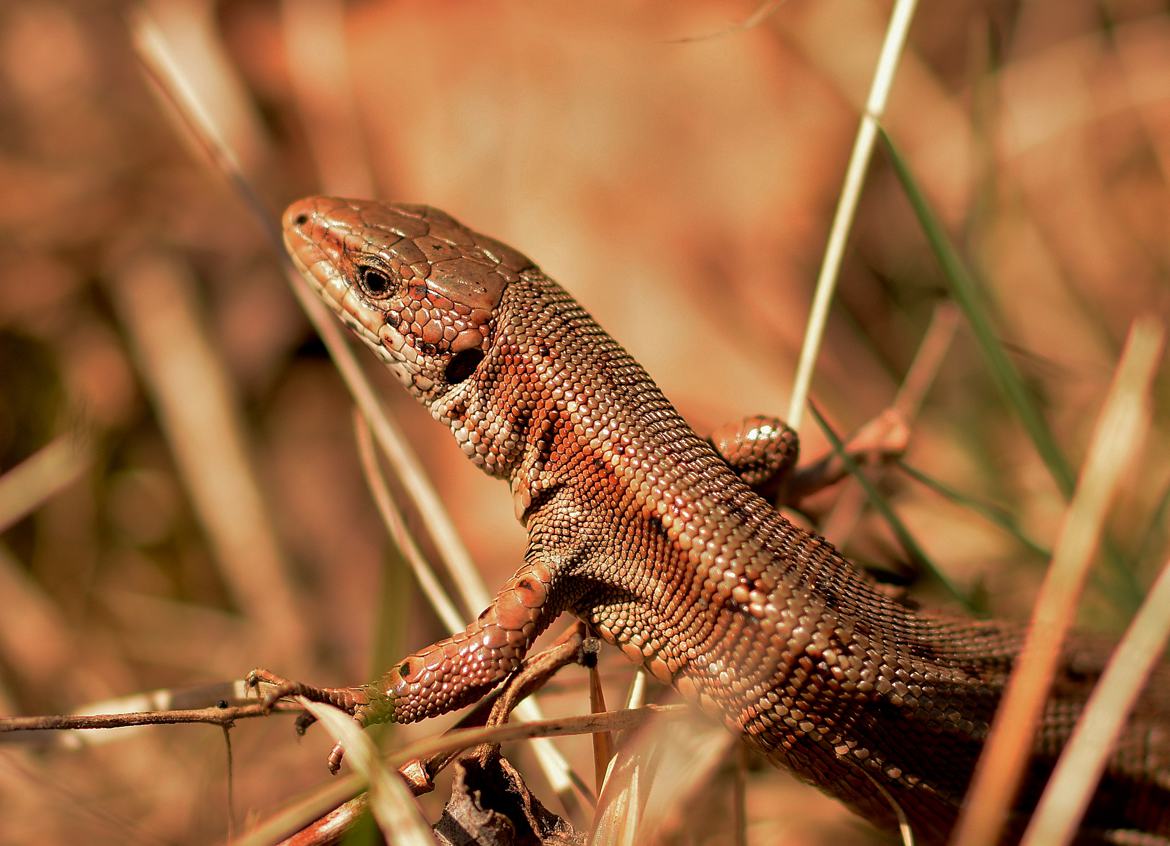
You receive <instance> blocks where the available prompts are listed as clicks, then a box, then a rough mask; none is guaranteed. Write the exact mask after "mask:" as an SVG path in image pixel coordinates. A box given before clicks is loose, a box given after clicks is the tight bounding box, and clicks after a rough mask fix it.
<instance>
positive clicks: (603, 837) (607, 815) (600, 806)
mask: <svg viewBox="0 0 1170 846" xmlns="http://www.w3.org/2000/svg"><path fill="white" fill-rule="evenodd" d="M680 718H681V719H682V720H683V723H682V725H681V726H680V725H678V724H677V723H666V722H661V723H651V724H650V725H649V726H648V727H647V729H646V730H644V731H641V732H639V733H638V735H637V737H635V738H634V739H633V742H631V743H627V744H626V745H625V746H624V747H623V748H622V749H621V751H619V752H618V754H617V757H616V758H614V759H613V763H612V764H611V765H610V768H609V774H608V776H607V777H606V780H605V784H604V786H603V787H602V790H601V793H600V795H599V796H598V798H597V816H596V818H595V820H594V825H593V831H592V832H591V834H590V838H589V842H590V843H592V844H597V845H598V846H601V844H606V846H608V844H629V846H633V844H638V843H650V842H653V841H654V838H655V835H656V833H658V832H659V831H660V830H661V829H662V827H663V826H664V825H665V824H666V823H667V821H668V819H669V817H670V816H671V814H672V813H673V812H674V811H675V809H677V808H680V807H682V806H683V803H684V802H685V801H686V800H687V799H688V798H690V797H693V796H694V795H695V793H696V792H697V791H698V790H700V789H702V788H703V787H704V786H705V785H707V784H709V777H710V775H711V772H712V771H713V770H714V769H715V767H717V766H718V765H719V763H720V761H722V760H723V758H724V757H725V755H726V754H727V751H728V748H729V747H730V746H731V745H732V744H734V743H736V742H737V740H736V738H735V737H734V736H733V735H731V734H729V733H728V732H727V731H726V730H725V729H723V728H722V727H721V726H719V725H717V724H715V723H713V722H711V721H709V720H705V719H703V717H702V715H701V714H699V713H698V712H696V711H694V710H692V709H687V710H685V711H683V712H682V714H681V715H680ZM707 799H708V800H709V799H710V797H707Z"/></svg>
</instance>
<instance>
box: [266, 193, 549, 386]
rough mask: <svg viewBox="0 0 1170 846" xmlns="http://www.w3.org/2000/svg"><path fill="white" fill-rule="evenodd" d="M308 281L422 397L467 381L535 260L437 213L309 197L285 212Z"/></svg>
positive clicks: (287, 234) (290, 243)
mask: <svg viewBox="0 0 1170 846" xmlns="http://www.w3.org/2000/svg"><path fill="white" fill-rule="evenodd" d="M283 227H284V242H285V245H286V246H287V247H288V251H289V253H290V254H291V255H292V257H293V261H294V262H295V263H296V264H297V266H298V267H299V268H300V270H301V272H302V274H303V275H304V276H305V278H306V279H308V280H309V281H310V282H311V283H312V284H313V285H315V286H316V287H317V289H318V293H319V294H320V295H321V297H322V298H323V299H324V300H325V301H326V302H327V303H328V304H329V305H331V306H332V307H333V308H334V310H335V311H336V312H337V314H338V315H339V316H340V317H341V319H342V320H343V321H344V322H345V323H346V324H347V325H348V326H349V327H350V328H351V329H353V330H354V332H355V333H356V334H357V335H358V336H359V337H360V338H361V339H362V340H364V341H365V342H366V343H367V344H368V345H369V346H370V347H371V348H372V349H373V350H374V352H376V353H377V354H378V356H379V357H380V358H381V359H382V360H383V361H385V362H386V364H387V365H388V366H389V367H390V369H391V371H393V372H394V374H395V375H396V376H397V377H398V379H399V380H401V381H402V383H403V384H404V385H405V386H406V387H407V388H408V389H410V390H411V391H412V392H413V393H414V394H415V395H416V396H417V397H418V398H419V399H420V400H422V401H424V402H429V401H431V400H433V399H435V398H437V397H439V396H442V395H443V394H444V393H446V392H447V391H448V390H449V389H451V388H452V387H453V386H455V385H458V384H460V383H461V382H463V381H464V380H465V379H466V378H467V377H468V376H469V375H470V374H471V373H472V372H473V371H474V370H475V367H476V365H477V364H479V362H480V360H481V359H482V358H483V356H484V353H485V351H486V350H487V348H488V346H489V345H490V343H491V333H492V322H493V321H492V318H493V314H494V312H495V309H496V306H497V305H499V302H500V298H501V297H502V296H503V293H504V289H505V288H506V287H507V286H508V285H509V284H510V283H512V282H515V281H516V280H517V279H519V274H520V273H521V272H522V271H524V270H526V269H528V268H531V267H533V263H532V262H531V261H530V260H528V259H527V258H525V257H524V256H523V255H521V254H520V253H518V252H516V251H515V250H513V249H512V248H510V247H507V246H505V245H504V244H501V243H499V242H498V241H495V240H493V239H491V238H488V237H486V236H484V235H480V234H479V233H477V232H472V231H471V230H470V229H468V228H467V227H465V226H463V225H462V224H460V223H458V222H457V221H455V220H453V219H452V218H451V217H450V216H448V215H446V214H444V213H443V212H441V211H439V210H438V209H433V208H430V207H429V206H416V205H405V204H390V203H379V202H371V201H367V200H347V199H341V198H338V197H308V198H306V199H303V200H298V201H297V202H295V203H293V204H292V205H291V206H289V207H288V209H287V210H286V211H285V213H284V218H283Z"/></svg>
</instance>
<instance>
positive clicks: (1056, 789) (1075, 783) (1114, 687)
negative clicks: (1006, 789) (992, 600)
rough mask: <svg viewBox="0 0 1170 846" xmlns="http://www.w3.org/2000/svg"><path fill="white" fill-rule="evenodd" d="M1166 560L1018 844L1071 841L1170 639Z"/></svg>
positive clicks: (1168, 565)
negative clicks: (1111, 754)
mask: <svg viewBox="0 0 1170 846" xmlns="http://www.w3.org/2000/svg"><path fill="white" fill-rule="evenodd" d="M1167 608H1170V560H1168V561H1167V562H1166V563H1165V564H1164V565H1163V567H1162V571H1161V572H1160V573H1159V574H1158V578H1157V579H1156V580H1155V581H1154V584H1153V585H1152V586H1151V588H1150V592H1149V595H1148V596H1147V597H1146V599H1145V601H1144V602H1143V603H1142V606H1141V608H1139V609H1138V612H1137V614H1136V615H1135V616H1134V618H1133V622H1132V623H1131V624H1130V626H1129V628H1128V629H1127V630H1126V632H1125V635H1124V636H1123V637H1122V639H1121V642H1120V643H1118V644H1117V649H1116V650H1115V651H1114V653H1113V656H1112V657H1111V658H1110V659H1109V664H1108V665H1106V667H1105V672H1103V673H1102V674H1101V679H1100V681H1098V682H1097V686H1096V687H1095V688H1094V689H1093V693H1092V695H1090V697H1089V701H1088V702H1087V703H1085V711H1084V713H1083V714H1082V715H1081V719H1080V721H1079V722H1078V723H1077V727H1076V729H1074V730H1073V734H1072V737H1071V738H1069V741H1068V745H1067V746H1066V747H1065V749H1064V753H1063V754H1062V755H1061V757H1060V760H1059V761H1058V762H1057V765H1056V769H1054V770H1053V772H1052V777H1051V778H1050V779H1049V781H1048V786H1047V787H1046V788H1045V790H1044V795H1043V796H1042V797H1041V799H1040V803H1039V805H1037V806H1036V813H1035V814H1034V815H1033V817H1032V820H1031V822H1029V824H1028V828H1027V830H1026V831H1025V832H1024V837H1023V839H1022V840H1021V841H1020V842H1021V846H1046V844H1052V846H1057V844H1065V843H1071V842H1072V840H1073V838H1074V837H1075V836H1076V829H1077V825H1078V823H1079V822H1080V820H1081V818H1082V817H1083V816H1084V813H1085V809H1086V808H1087V807H1088V805H1089V800H1090V799H1091V798H1092V796H1093V790H1094V788H1095V787H1096V786H1097V781H1098V780H1099V779H1100V778H1101V772H1102V770H1104V768H1105V763H1106V759H1107V758H1108V755H1109V751H1110V749H1112V747H1113V744H1114V742H1115V741H1116V740H1117V737H1118V735H1119V734H1120V733H1121V730H1122V728H1123V727H1124V725H1125V718H1126V715H1127V714H1129V712H1130V710H1132V708H1133V704H1134V702H1135V701H1136V700H1137V698H1138V696H1139V695H1140V694H1141V692H1142V687H1143V686H1144V685H1145V683H1146V680H1147V679H1148V678H1149V675H1150V671H1151V670H1152V669H1153V668H1154V665H1155V664H1156V663H1157V661H1158V659H1159V656H1161V655H1163V654H1164V653H1165V651H1166V643H1167V641H1168V640H1170V614H1167V613H1166V609H1167Z"/></svg>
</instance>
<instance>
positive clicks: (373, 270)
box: [358, 267, 394, 300]
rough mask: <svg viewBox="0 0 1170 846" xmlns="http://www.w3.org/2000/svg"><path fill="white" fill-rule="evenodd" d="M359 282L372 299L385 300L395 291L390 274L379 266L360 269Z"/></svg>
mask: <svg viewBox="0 0 1170 846" xmlns="http://www.w3.org/2000/svg"><path fill="white" fill-rule="evenodd" d="M358 283H359V284H360V285H361V286H362V290H363V291H364V292H365V294H366V296H367V297H369V298H370V299H374V300H384V299H386V297H388V296H390V295H391V294H392V293H394V283H393V281H391V279H390V275H389V274H388V273H386V271H384V270H382V269H381V268H379V267H363V268H361V270H359V271H358Z"/></svg>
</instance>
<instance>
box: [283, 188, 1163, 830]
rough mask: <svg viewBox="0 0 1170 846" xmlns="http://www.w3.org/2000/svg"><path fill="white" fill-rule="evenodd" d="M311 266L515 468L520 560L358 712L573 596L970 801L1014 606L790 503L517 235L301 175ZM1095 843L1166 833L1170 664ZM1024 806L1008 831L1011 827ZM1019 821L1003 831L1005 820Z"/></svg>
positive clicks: (665, 656) (460, 673) (697, 667)
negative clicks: (825, 531)
mask: <svg viewBox="0 0 1170 846" xmlns="http://www.w3.org/2000/svg"><path fill="white" fill-rule="evenodd" d="M284 228H285V242H286V245H287V247H288V249H289V252H290V254H291V255H292V256H293V258H294V261H295V262H296V264H297V265H298V266H299V268H300V269H301V271H302V272H303V274H304V275H305V277H306V278H307V279H308V280H309V281H310V282H311V283H312V284H313V286H314V287H315V288H316V289H317V291H318V293H320V295H321V296H322V298H323V299H324V300H325V301H326V302H327V303H328V304H329V305H330V306H331V307H332V308H333V309H334V310H335V311H336V313H337V314H338V315H339V317H340V318H341V319H342V320H343V321H344V322H345V323H346V324H347V325H349V326H350V328H351V329H353V330H354V332H355V334H357V335H358V336H359V337H360V338H361V339H362V340H363V341H365V342H366V344H367V345H369V346H370V347H371V348H372V349H373V350H374V352H375V353H376V354H377V355H378V356H379V357H380V358H381V359H382V360H383V361H384V362H385V363H386V364H387V366H388V367H389V368H390V370H391V371H393V372H394V374H395V375H396V377H397V378H398V379H399V381H401V382H402V383H403V385H404V386H405V387H406V388H407V389H408V390H409V391H410V392H411V393H412V394H413V395H414V396H415V397H416V398H417V399H418V400H419V401H420V402H422V403H423V404H424V405H425V406H426V407H427V408H428V409H429V410H430V412H431V414H432V415H433V416H434V417H435V419H436V420H438V421H439V422H441V423H443V424H445V425H446V426H448V427H449V428H450V430H451V431H452V433H453V434H454V436H455V439H456V441H457V442H458V443H459V445H460V447H461V448H462V450H463V451H464V453H465V454H466V455H467V456H468V457H469V458H470V459H471V460H472V461H473V462H475V463H476V464H477V465H478V466H479V467H481V468H482V469H483V470H485V471H486V472H488V473H489V474H491V475H493V476H496V477H499V478H502V479H505V480H507V481H508V482H509V484H510V486H511V491H512V496H513V500H514V503H515V507H516V514H517V517H518V518H519V519H520V521H521V522H522V523H523V524H524V525H525V527H526V528H527V531H528V535H529V544H528V548H527V552H526V554H525V562H524V565H523V566H522V567H521V568H520V569H519V570H518V571H517V573H516V574H515V575H514V576H513V577H512V578H511V579H509V580H508V582H507V583H506V584H505V585H504V587H503V588H502V589H501V591H500V592H499V593H498V594H497V596H496V598H495V600H494V602H493V604H492V605H491V606H490V607H489V608H488V609H486V610H485V611H484V612H483V613H482V614H481V615H480V616H479V618H478V619H477V620H476V621H475V622H473V623H472V624H471V625H470V626H469V627H468V628H467V630H466V631H465V632H462V633H460V634H457V635H455V636H453V637H451V638H448V639H446V640H444V641H441V642H439V643H437V644H434V645H432V646H430V647H428V648H426V649H423V650H421V651H419V652H417V653H415V654H414V655H411V656H409V657H408V658H406V659H405V660H404V661H402V662H401V663H400V664H399V665H398V666H397V667H395V668H394V669H393V670H391V671H390V672H388V673H387V674H386V675H385V676H384V677H383V678H382V679H380V680H379V681H377V682H375V683H373V684H371V685H369V686H368V687H367V688H366V691H365V693H366V698H367V699H368V702H367V703H366V704H362V705H359V706H358V707H356V708H355V716H356V717H357V718H358V719H359V721H361V722H362V723H363V724H364V723H373V722H381V721H390V720H393V721H398V722H410V721H414V720H418V719H423V718H425V717H429V716H434V715H436V714H440V713H443V712H446V711H450V710H452V709H454V708H458V707H460V706H463V705H466V704H469V703H470V702H473V701H475V700H477V699H479V698H480V697H482V696H483V695H484V694H486V693H487V692H488V691H489V690H491V688H493V687H494V686H495V685H496V684H497V683H499V682H500V681H501V680H502V679H503V678H505V677H506V676H507V675H508V674H509V673H511V672H512V671H513V670H515V669H516V667H517V666H518V665H519V663H520V661H521V659H522V658H523V656H524V654H525V652H526V650H527V649H528V648H529V647H530V646H531V644H532V642H533V640H534V639H535V638H536V637H537V635H538V634H539V633H540V632H541V631H542V630H543V629H544V628H546V627H547V626H548V625H549V624H550V623H551V622H552V621H553V620H554V619H555V618H556V617H557V616H558V615H559V614H561V613H563V612H570V613H572V614H574V615H576V616H578V617H580V618H581V619H583V620H585V621H587V622H588V623H589V624H590V625H592V626H593V628H594V629H595V630H596V631H597V632H598V634H600V635H601V636H602V637H603V638H604V639H605V640H607V641H609V642H610V643H612V644H614V645H616V646H617V647H619V648H620V649H621V650H622V651H623V652H624V653H625V654H626V655H627V656H628V657H629V658H631V659H632V660H634V661H636V662H639V663H642V664H644V665H645V666H646V667H647V668H648V669H649V670H650V672H651V673H653V674H654V675H655V676H656V677H657V678H659V679H661V680H662V681H664V682H667V683H669V684H672V685H674V686H675V687H676V688H677V689H678V690H679V691H680V692H681V693H682V694H683V695H684V697H686V698H687V699H689V700H691V701H693V702H696V703H698V704H699V705H700V706H701V707H703V708H704V709H705V710H708V711H710V712H712V713H714V714H717V715H718V716H719V717H720V718H721V719H722V720H723V721H724V722H725V723H726V724H727V725H728V726H729V727H731V728H732V729H734V730H735V731H737V732H741V733H742V734H743V735H744V736H745V737H746V739H747V740H748V742H750V743H751V744H752V745H754V746H755V747H756V748H758V749H759V750H761V751H762V752H763V753H764V754H765V755H766V756H767V757H768V758H769V760H771V761H772V762H773V763H776V764H777V765H780V766H784V767H787V768H788V769H790V770H792V771H793V772H795V773H796V774H797V775H798V776H800V777H802V778H803V779H805V780H807V781H810V782H812V783H813V784H815V785H817V786H818V787H820V788H821V789H823V790H825V791H827V792H828V793H830V794H832V795H833V796H835V797H837V798H839V799H841V800H842V801H843V802H845V803H846V804H847V805H848V806H849V807H851V808H852V809H853V810H854V811H856V812H858V813H860V814H861V815H863V816H864V817H865V818H867V819H868V820H870V821H871V822H873V823H874V824H876V825H878V826H881V827H885V828H891V827H894V826H896V824H897V820H896V817H895V814H894V812H893V810H892V809H891V806H890V804H889V799H887V798H886V797H884V796H883V795H882V791H881V790H879V789H878V785H880V787H881V788H883V789H884V790H885V792H886V793H888V795H889V797H891V798H892V799H893V800H894V801H896V802H897V803H898V805H899V806H900V807H901V808H902V809H903V810H904V812H905V813H906V815H907V817H908V819H909V821H910V823H911V826H912V828H913V830H914V832H915V835H916V836H917V838H918V839H919V840H920V842H925V843H932V842H941V841H942V840H944V839H945V837H946V835H947V833H948V832H949V830H950V828H951V827H952V826H953V824H954V821H955V816H956V813H957V810H958V807H959V805H960V803H961V801H962V798H963V795H964V792H965V790H966V787H967V783H968V781H969V779H970V776H971V772H972V770H973V767H974V765H975V762H976V760H977V758H978V755H979V753H980V751H981V748H982V743H983V739H984V737H985V735H986V732H987V730H988V726H989V724H990V721H991V719H992V716H993V714H994V712H995V709H996V706H997V705H998V702H999V699H1000V696H1001V694H1002V691H1003V688H1004V684H1005V682H1006V679H1007V676H1008V674H1009V673H1010V671H1011V668H1012V664H1013V658H1014V656H1015V655H1016V654H1017V652H1018V651H1019V649H1020V646H1021V642H1022V631H1021V629H1020V628H1019V627H1018V626H1016V625H1013V624H1008V623H1001V622H987V621H973V620H968V619H962V618H958V617H949V616H946V615H942V614H935V613H930V612H922V611H917V610H912V609H911V608H909V607H907V606H906V605H904V604H902V603H901V602H899V601H897V600H896V599H894V598H892V597H890V596H888V595H886V594H885V593H883V592H882V591H880V590H879V589H878V588H877V587H876V586H875V584H874V583H873V582H872V580H871V579H870V578H869V577H868V576H866V575H865V574H864V573H862V572H861V571H860V570H859V569H857V568H856V567H854V566H853V565H852V564H850V563H849V562H848V561H846V560H845V559H844V558H843V557H842V556H841V555H840V554H839V553H838V552H837V550H836V549H835V548H834V547H833V546H832V545H831V544H830V543H829V542H828V541H826V540H825V539H823V538H821V537H819V536H817V535H815V534H811V533H809V532H806V531H804V530H802V529H800V528H797V527H796V526H794V525H793V524H791V523H790V522H789V521H788V520H786V519H785V518H784V517H783V516H782V515H781V514H780V513H779V512H778V511H776V510H775V509H774V508H772V507H771V505H770V504H769V503H768V502H767V501H765V500H764V499H762V498H761V497H760V496H759V495H757V493H755V492H754V491H753V489H752V488H751V487H750V486H749V485H748V484H746V483H745V482H744V481H743V480H742V479H741V478H740V476H739V475H737V474H736V473H735V472H733V470H732V469H731V467H729V465H728V463H727V462H726V461H725V460H724V459H723V458H721V457H720V455H719V454H718V453H717V452H716V451H715V450H714V449H713V448H712V445H711V444H710V443H709V442H707V441H705V440H703V439H701V438H700V437H699V436H698V435H696V434H695V433H694V432H693V431H692V430H691V428H690V427H689V426H688V425H687V424H686V423H685V421H683V419H682V418H681V417H680V416H679V414H678V413H677V412H676V411H675V409H674V407H673V406H672V405H671V404H670V403H669V401H668V400H667V399H666V398H665V397H664V396H663V394H662V393H661V391H660V390H659V389H658V387H657V386H656V385H655V383H654V382H653V381H652V380H651V379H650V377H649V376H648V375H647V374H646V373H645V371H644V370H643V369H642V368H641V367H640V366H639V365H638V364H637V362H636V361H634V359H633V358H632V357H631V356H630V355H629V354H628V353H626V352H625V350H623V349H622V348H621V347H620V346H619V345H618V344H617V343H616V342H615V341H614V340H613V339H612V338H610V337H609V336H608V335H607V334H606V333H605V332H604V331H603V330H602V329H601V328H600V327H599V326H598V325H597V324H596V323H595V322H594V321H593V319H592V318H591V317H590V316H589V315H588V314H587V313H586V312H585V311H584V309H582V308H581V306H580V305H578V304H577V303H576V301H575V300H573V299H572V297H570V296H569V295H568V294H567V293H566V292H565V291H564V290H563V289H562V288H561V287H560V286H558V285H557V284H556V283H555V282H553V281H552V280H550V279H549V278H548V277H546V276H545V275H544V274H543V273H542V272H541V271H540V270H539V269H538V268H537V267H536V265H535V264H533V263H532V262H531V261H530V260H528V259H527V258H525V257H524V256H523V255H521V254H520V253H518V252H516V251H515V250H513V249H511V248H509V247H507V246H505V245H503V244H501V243H499V242H496V241H494V240H492V239H490V238H486V237H485V236H482V235H479V234H477V233H474V232H472V231H471V230H469V229H467V228H465V227H463V226H462V225H460V224H459V223H457V222H456V221H454V220H453V219H452V218H450V217H449V216H447V215H445V214H444V213H442V212H440V211H437V210H435V209H431V208H428V207H425V206H407V205H391V204H382V203H377V202H369V201H359V200H342V199H336V198H309V199H306V200H302V201H299V202H297V203H294V204H293V205H292V206H290V207H289V209H288V210H287V211H286V213H285V217H284ZM1105 654H1106V651H1105V650H1104V649H1102V648H1100V647H1099V646H1097V645H1096V644H1094V643H1092V642H1090V641H1087V640H1074V641H1073V642H1072V643H1071V644H1070V645H1069V646H1068V647H1067V649H1066V654H1065V656H1064V660H1063V663H1062V666H1061V669H1060V672H1059V674H1058V677H1057V680H1056V683H1055V686H1054V688H1053V692H1052V695H1051V699H1050V701H1049V703H1048V706H1047V708H1046V711H1045V713H1044V717H1043V721H1042V723H1041V725H1040V727H1039V729H1038V732H1037V735H1036V738H1035V744H1034V750H1033V752H1034V755H1033V759H1032V765H1031V771H1030V772H1029V774H1028V777H1027V778H1026V780H1025V786H1024V788H1023V790H1022V791H1021V796H1020V798H1019V800H1018V802H1019V812H1020V814H1025V813H1026V811H1027V809H1028V807H1029V806H1030V805H1031V804H1032V803H1034V802H1035V800H1036V798H1037V797H1038V791H1039V789H1040V788H1041V787H1042V785H1043V781H1044V779H1045V777H1046V774H1047V772H1048V771H1049V770H1050V769H1051V766H1052V764H1053V762H1054V760H1055V756H1056V755H1057V754H1058V753H1059V751H1060V749H1061V747H1062V746H1063V744H1064V741H1065V740H1066V739H1067V737H1068V734H1069V732H1070V730H1071V728H1072V726H1073V724H1074V723H1075V721H1076V718H1077V716H1078V715H1079V713H1080V710H1081V707H1082V705H1083V702H1084V699H1085V696H1086V694H1087V692H1088V690H1089V688H1090V687H1091V685H1092V683H1093V681H1094V680H1095V678H1096V676H1097V675H1098V674H1099V671H1100V669H1101V665H1102V661H1103V657H1104V655H1105ZM1084 832H1085V835H1084V837H1085V838H1086V842H1091V841H1092V840H1093V839H1094V838H1098V839H1101V840H1106V839H1108V838H1111V837H1115V836H1125V835H1124V833H1126V832H1129V833H1134V834H1137V833H1140V834H1141V835H1143V836H1148V837H1150V838H1153V839H1151V840H1150V841H1149V842H1152V843H1170V670H1168V669H1167V668H1166V667H1164V666H1163V667H1161V668H1160V669H1159V670H1158V671H1157V674H1156V676H1155V678H1154V679H1153V680H1152V681H1151V684H1150V686H1149V690H1148V691H1147V693H1146V695H1145V698H1144V699H1143V700H1142V701H1141V702H1140V703H1139V705H1138V706H1137V710H1136V711H1135V713H1134V714H1133V715H1132V717H1131V720H1130V723H1129V726H1128V728H1127V731H1126V734H1125V735H1124V737H1123V738H1122V741H1121V743H1120V744H1119V746H1118V749H1117V750H1116V751H1115V752H1114V754H1113V756H1112V758H1111V760H1110V765H1109V767H1108V769H1107V772H1106V774H1105V776H1104V779H1103V781H1102V784H1101V786H1100V788H1099V789H1098V792H1097V795H1096V797H1095V799H1094V803H1093V805H1092V806H1091V808H1090V810H1089V813H1088V815H1087V817H1086V819H1085V822H1084ZM1018 833H1019V832H1018V831H1016V832H1015V834H1016V835H1017V836H1018ZM1009 836H1010V835H1009Z"/></svg>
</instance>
